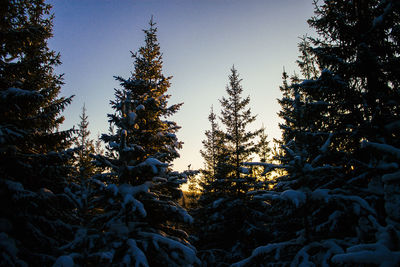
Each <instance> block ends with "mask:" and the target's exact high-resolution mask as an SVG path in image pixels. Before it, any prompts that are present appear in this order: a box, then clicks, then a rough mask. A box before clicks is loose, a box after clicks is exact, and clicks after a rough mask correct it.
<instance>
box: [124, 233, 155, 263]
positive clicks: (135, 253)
mask: <svg viewBox="0 0 400 267" xmlns="http://www.w3.org/2000/svg"><path fill="white" fill-rule="evenodd" d="M126 243H127V245H128V246H129V249H128V253H129V254H127V255H125V257H124V258H123V263H125V264H126V265H127V266H135V267H146V266H149V263H148V262H147V258H146V256H145V254H144V253H143V251H142V250H141V249H140V248H138V246H137V244H136V241H135V240H133V239H128V241H127V242H126ZM131 257H133V259H134V260H135V265H132V263H131Z"/></svg>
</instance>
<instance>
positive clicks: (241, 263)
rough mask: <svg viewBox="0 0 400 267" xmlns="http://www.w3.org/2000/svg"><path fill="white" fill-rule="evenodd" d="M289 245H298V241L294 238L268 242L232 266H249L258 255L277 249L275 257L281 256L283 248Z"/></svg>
mask: <svg viewBox="0 0 400 267" xmlns="http://www.w3.org/2000/svg"><path fill="white" fill-rule="evenodd" d="M289 245H297V242H296V241H293V240H290V241H287V242H281V243H272V244H268V245H266V246H260V247H258V248H256V249H255V250H253V252H252V253H251V256H250V257H248V258H246V259H244V260H241V261H239V262H236V263H234V264H232V265H231V267H241V266H247V265H248V264H250V263H251V261H252V260H253V259H254V258H256V257H258V256H262V255H265V254H270V253H272V252H273V251H276V252H275V258H279V255H280V251H281V249H282V248H285V247H287V246H289Z"/></svg>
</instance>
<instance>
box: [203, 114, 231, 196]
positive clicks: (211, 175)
mask: <svg viewBox="0 0 400 267" xmlns="http://www.w3.org/2000/svg"><path fill="white" fill-rule="evenodd" d="M216 119H217V116H216V114H215V113H214V109H213V107H211V111H210V115H209V116H208V120H209V121H210V125H211V129H210V130H207V131H206V132H205V135H206V139H205V140H203V141H202V143H203V147H204V150H201V151H200V154H201V156H202V157H203V159H204V169H203V170H202V171H201V172H202V180H201V183H200V186H201V189H202V195H203V196H205V195H207V194H208V193H211V192H217V191H221V188H220V186H218V185H217V183H218V182H220V181H218V182H217V179H218V178H221V177H223V176H224V174H223V173H222V172H223V170H222V169H221V167H222V166H221V164H223V160H222V159H221V158H222V154H224V153H223V150H224V143H223V142H221V140H222V138H223V133H222V131H221V130H220V129H219V126H218V123H217V121H216ZM223 178H225V177H223ZM222 186H223V185H222Z"/></svg>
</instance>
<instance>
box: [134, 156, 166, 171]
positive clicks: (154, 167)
mask: <svg viewBox="0 0 400 267" xmlns="http://www.w3.org/2000/svg"><path fill="white" fill-rule="evenodd" d="M138 166H149V167H150V168H151V171H152V172H153V173H154V174H158V173H159V172H160V171H161V170H163V169H164V168H165V167H168V163H162V162H161V161H159V160H158V159H156V158H147V159H146V160H145V161H144V162H142V163H140V164H139V165H138Z"/></svg>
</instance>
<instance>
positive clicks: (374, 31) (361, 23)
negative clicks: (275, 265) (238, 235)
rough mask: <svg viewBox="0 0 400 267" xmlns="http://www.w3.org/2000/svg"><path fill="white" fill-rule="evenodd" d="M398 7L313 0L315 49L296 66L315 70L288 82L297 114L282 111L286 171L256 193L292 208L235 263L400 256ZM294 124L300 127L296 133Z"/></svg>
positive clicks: (380, 261) (391, 261)
mask: <svg viewBox="0 0 400 267" xmlns="http://www.w3.org/2000/svg"><path fill="white" fill-rule="evenodd" d="M399 15H400V6H399V3H398V2H397V1H362V0H360V1H324V2H323V3H322V4H320V3H315V16H314V17H313V18H312V19H310V20H309V24H310V25H311V26H312V27H314V28H315V29H316V30H317V32H318V33H319V37H317V38H310V39H308V40H309V42H310V43H311V45H310V47H309V48H308V49H307V53H310V55H311V56H310V57H307V58H308V59H307V60H309V62H308V63H307V62H303V63H307V64H304V65H300V67H301V68H306V67H305V66H310V65H312V64H311V63H312V62H310V61H313V60H314V59H316V62H318V69H320V70H321V71H319V72H318V74H317V75H316V76H314V75H310V76H307V75H305V77H304V78H303V79H301V80H300V81H299V82H293V83H292V84H291V85H290V86H288V88H292V89H293V92H294V94H293V95H292V96H290V97H288V99H291V101H293V103H296V99H298V100H297V103H299V104H300V105H297V104H296V106H294V109H293V113H292V114H293V115H295V114H297V113H299V114H302V116H298V118H296V116H292V115H289V114H288V113H286V114H285V113H282V114H285V115H286V116H287V117H285V118H287V119H286V122H289V123H290V124H289V123H286V124H284V127H283V131H284V133H287V134H286V135H284V137H288V136H290V135H291V136H293V137H292V138H287V139H286V140H285V141H283V142H282V147H283V149H284V150H285V154H286V156H285V157H284V159H285V164H284V165H282V166H280V167H283V168H285V169H286V170H288V175H287V176H286V179H285V181H282V180H278V183H277V188H276V190H274V191H271V192H262V193H260V195H259V198H260V199H264V200H270V201H272V204H273V205H272V208H271V209H272V210H274V209H275V207H279V209H281V210H282V209H285V210H286V213H287V214H288V216H287V218H282V217H281V218H278V220H279V221H276V222H275V225H278V224H279V225H283V228H284V229H280V230H278V235H277V236H276V237H273V238H271V240H270V242H269V243H270V244H267V245H266V246H263V247H259V248H257V249H256V250H254V251H253V253H252V255H251V257H249V258H247V259H245V260H243V261H241V262H239V263H238V264H236V266H244V265H248V264H254V262H259V261H269V262H271V261H274V262H279V263H284V264H292V265H301V264H307V265H313V264H317V265H323V264H327V265H335V264H339V265H357V266H358V265H362V266H363V265H369V264H371V265H388V266H396V265H398V264H399V263H400V256H399V252H398V247H399V245H400V244H399V241H398V240H399V236H400V233H399V231H398V229H399V216H398V212H397V211H395V210H396V208H394V207H398V206H399V204H400V203H399V201H398V199H399V198H398V192H397V189H398V188H399V184H398V179H397V178H395V177H398V176H397V173H398V166H397V164H393V163H394V162H395V161H396V158H397V155H398V154H397V152H398V149H399V146H398V139H396V136H397V135H396V130H395V129H397V128H396V126H395V125H397V122H398V121H399V114H398V107H399V103H400V102H399V90H398V84H399V83H398V79H399V77H400V76H399V73H398V71H397V70H395V69H393V68H392V67H391V66H392V64H393V62H396V61H398V48H399V46H398V40H399V39H398V32H397V30H396V29H397V28H398V27H399V18H400V16H399ZM302 70H306V69H302ZM303 73H307V71H305V72H303ZM299 106H300V107H302V108H301V109H299V108H298V107H299ZM316 111H318V112H316ZM302 118H307V119H306V120H302ZM292 123H293V124H294V125H299V126H300V127H298V130H297V131H295V129H293V128H292V126H293V124H292ZM270 214H271V215H273V213H272V212H271V213H270ZM277 229H279V228H277ZM287 229H293V231H287ZM279 233H286V234H285V235H280V234H279ZM277 253H279V255H283V254H282V253H284V255H285V256H284V257H282V256H279V257H277V256H276V255H278V254H277ZM274 255H275V256H274ZM274 257H275V258H274Z"/></svg>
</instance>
